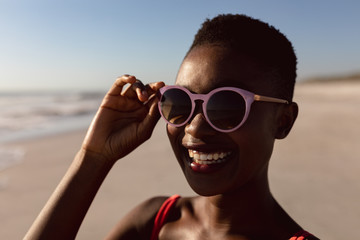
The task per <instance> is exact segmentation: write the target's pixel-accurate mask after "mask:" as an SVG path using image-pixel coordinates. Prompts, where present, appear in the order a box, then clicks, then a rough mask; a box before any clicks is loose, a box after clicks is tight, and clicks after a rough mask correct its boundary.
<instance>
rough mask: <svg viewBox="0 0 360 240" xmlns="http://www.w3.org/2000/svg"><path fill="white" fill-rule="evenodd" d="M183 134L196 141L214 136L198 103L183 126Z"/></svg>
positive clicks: (213, 131)
mask: <svg viewBox="0 0 360 240" xmlns="http://www.w3.org/2000/svg"><path fill="white" fill-rule="evenodd" d="M185 133H186V134H190V135H191V136H192V137H194V138H198V139H203V138H204V137H206V136H212V135H215V134H216V130H215V129H213V128H212V127H211V126H210V124H209V123H208V122H207V121H206V119H205V116H204V113H203V108H202V104H201V103H199V102H198V103H197V104H196V108H195V111H194V114H193V117H192V118H191V119H190V121H189V123H188V124H186V126H185Z"/></svg>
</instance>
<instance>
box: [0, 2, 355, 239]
mask: <svg viewBox="0 0 360 240" xmlns="http://www.w3.org/2000/svg"><path fill="white" fill-rule="evenodd" d="M359 12H360V2H359V1H355V0H354V1H350V0H347V1H332V0H329V1H287V0H275V1H271V2H270V1H266V0H259V1H252V0H224V1H215V0H206V1H205V0H198V1H190V0H183V1H165V0H159V1H145V0H142V1H140V0H131V1H130V0H129V1H127V0H126V1H125V0H124V1H121V0H120V1H111V0H104V1H92V0H87V1H85V0H73V1H70V0H62V1H49V0H32V1H30V0H15V1H10V0H0V109H1V112H0V204H1V209H0V225H1V226H3V227H2V228H1V229H0V238H1V239H19V238H21V237H22V236H23V235H24V234H25V232H26V230H27V229H28V227H29V226H30V224H31V222H32V221H33V220H34V218H35V217H36V215H37V213H38V212H39V211H40V209H41V207H42V206H43V204H44V203H45V201H46V200H47V198H48V197H49V195H50V194H51V192H52V190H53V189H54V187H55V186H56V184H57V182H58V181H59V180H60V178H61V176H62V175H63V173H64V171H65V170H66V168H67V166H68V164H69V163H70V162H71V160H72V157H73V156H74V154H75V153H76V150H77V149H78V148H79V146H80V144H81V139H82V137H83V136H84V134H85V130H86V128H87V126H88V125H89V123H90V121H91V119H92V117H93V115H94V113H95V112H96V110H97V107H98V105H99V104H100V101H101V99H102V96H103V94H104V92H105V91H107V89H108V88H109V87H110V86H111V85H112V83H113V81H114V80H115V79H116V77H118V76H120V75H122V74H132V75H135V76H136V77H138V78H139V79H141V80H142V81H143V82H146V83H148V82H154V81H164V82H165V83H166V84H171V83H173V82H174V80H175V77H176V73H177V70H178V67H179V65H180V63H181V61H182V59H183V57H184V55H185V53H186V52H187V50H188V48H189V47H190V44H191V42H192V40H193V36H194V34H195V33H196V31H197V30H198V29H199V27H200V25H201V23H202V22H203V21H204V20H205V19H206V18H212V17H214V16H216V15H218V14H221V13H240V14H246V15H249V16H252V17H254V18H258V19H260V20H263V21H265V22H268V23H269V24H271V25H273V26H275V27H276V28H278V29H280V31H281V32H282V33H284V34H285V35H286V36H287V37H288V38H289V40H290V41H291V42H292V43H293V45H294V47H295V51H296V54H297V57H298V83H299V84H298V86H297V87H296V94H295V100H296V101H297V102H298V103H299V105H300V116H299V119H298V123H297V125H296V126H295V129H294V132H293V133H292V134H291V135H290V136H289V139H288V141H284V143H283V142H281V143H279V144H278V145H277V147H276V149H275V151H274V158H276V159H277V161H275V162H274V164H273V168H272V169H271V175H270V177H271V180H272V182H273V191H274V192H275V193H276V195H278V196H279V201H280V202H281V203H282V204H283V205H284V206H285V208H286V209H287V210H288V211H289V212H290V213H291V215H292V216H293V215H294V218H295V219H300V221H301V224H303V225H304V226H305V227H306V228H308V229H309V231H313V232H314V233H318V235H319V236H320V237H321V238H322V239H348V238H349V239H350V237H353V238H355V237H356V236H357V233H356V229H357V227H356V226H355V225H356V223H359V222H360V208H359V206H358V204H357V203H358V202H359V200H360V196H359V194H360V180H359V178H358V177H357V173H358V172H359V170H360V165H359V160H360V152H359V147H358V146H360V140H359V137H358V136H359V135H360V130H359V127H358V123H359V122H360V109H359V107H358V106H359V104H360V98H359V96H360V64H359V63H360V45H359V42H360V30H359V24H360V14H359ZM164 128H165V126H164V123H163V122H162V123H159V126H158V127H157V128H156V129H155V133H154V137H153V139H152V140H151V141H150V142H149V143H147V145H145V146H144V148H142V149H143V150H139V152H136V153H134V154H133V155H131V156H130V157H129V159H131V158H134V161H132V162H133V163H131V161H128V162H126V163H123V164H122V165H121V167H118V168H117V169H115V170H114V171H113V173H112V175H110V176H109V179H110V180H107V181H106V182H105V183H104V186H103V188H102V189H101V192H100V193H99V197H98V199H96V201H95V202H94V207H93V208H92V210H90V212H89V216H88V217H87V219H86V220H85V223H84V230H82V231H81V232H80V235H79V239H98V238H100V236H103V234H104V233H105V232H107V231H108V230H109V229H110V228H111V227H112V225H113V224H114V223H116V221H117V220H118V219H119V218H120V217H121V216H122V215H123V214H124V213H125V212H126V211H128V209H129V208H131V207H133V206H134V205H135V204H136V203H138V202H139V201H141V200H143V199H145V198H148V197H149V196H152V195H157V194H166V195H169V194H171V193H180V194H184V195H189V194H193V193H192V191H191V189H189V188H188V187H187V185H186V183H185V180H184V179H183V177H182V175H181V173H180V172H179V171H178V169H177V166H176V162H175V159H174V157H173V156H172V153H171V149H170V147H169V145H168V143H167V141H166V134H165V132H164ZM155 150H156V151H155ZM148 151H155V152H154V154H150V155H151V156H154V157H153V158H154V159H151V161H147V162H146V163H143V164H139V162H137V160H136V159H139V158H146V157H148V156H149V152H148ZM155 156H161V157H155ZM164 156H165V157H164ZM164 158H165V159H171V161H168V162H167V163H166V164H165V167H166V169H167V171H164V169H162V168H159V167H157V166H159V165H161V166H163V167H164V163H163V162H162V161H163V159H164ZM290 158H291V159H292V161H290V162H289V159H290ZM161 159H162V160H161ZM156 162H157V164H159V165H156ZM170 162H171V163H170ZM314 163H315V164H314ZM131 164H133V165H131ZM134 168H136V169H137V171H138V172H137V173H136V174H137V175H138V179H140V180H138V181H140V182H139V183H137V184H135V183H134V186H138V187H135V188H134V187H133V186H131V187H129V186H128V182H127V181H126V179H127V178H126V176H127V174H129V173H132V170H133V169H134ZM149 168H154V169H153V171H154V173H153V174H155V175H146V174H147V171H148V169H149ZM294 168H295V169H294ZM171 169H175V170H171ZM325 170H326V171H325ZM174 171H175V172H174ZM304 172H305V173H306V174H305V177H304ZM124 175H126V176H124ZM128 178H131V174H130V175H129V176H128ZM144 184H147V185H144ZM294 185H295V186H297V187H298V192H297V193H298V194H294V190H293V188H294ZM150 186H151V187H150ZM119 188H120V189H121V190H119ZM130 189H131V190H130ZM144 189H147V191H144ZM174 189H177V190H174ZM124 191H125V192H127V193H129V196H128V197H127V198H126V199H125V200H124V201H122V196H121V193H122V192H124ZM173 191H175V192H173ZM121 201H122V202H121ZM119 202H121V204H119ZM119 205H120V206H119ZM117 207H118V208H119V209H118V214H112V213H113V211H114V210H113V209H114V208H117ZM305 209H306V210H305ZM99 218H101V219H100V220H99ZM19 219H21V220H19ZM104 219H106V220H104ZM99 221H101V222H102V223H103V225H101V224H99ZM344 235H345V237H344Z"/></svg>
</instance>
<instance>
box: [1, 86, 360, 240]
mask: <svg viewBox="0 0 360 240" xmlns="http://www.w3.org/2000/svg"><path fill="white" fill-rule="evenodd" d="M295 92H296V94H295V98H294V100H295V101H296V102H298V104H299V106H300V113H299V117H298V120H297V122H296V123H295V126H294V129H293V131H292V132H291V133H290V135H289V136H288V137H287V138H286V139H285V140H280V141H277V143H276V145H275V149H274V153H273V157H272V160H271V164H270V166H271V167H270V176H269V177H270V184H271V189H272V192H273V193H274V195H275V197H276V198H277V200H278V201H279V202H280V204H281V205H282V206H283V207H284V208H285V209H286V210H287V211H288V213H289V214H290V215H291V216H292V217H293V218H294V219H295V220H296V221H297V222H298V223H299V224H300V225H302V226H303V227H304V228H305V229H306V230H308V231H310V232H313V233H314V234H315V235H317V236H318V237H320V238H321V239H326V240H335V239H357V238H358V232H357V230H358V226H359V223H360V204H359V202H360V177H359V172H360V161H359V160H360V127H359V123H360V107H359V106H360V82H359V81H358V82H333V83H306V84H299V85H297V87H296V90H295ZM85 131H86V130H85V129H84V130H80V131H72V132H67V133H62V134H58V135H52V136H47V137H42V138H36V139H32V140H27V141H22V142H16V143H11V144H8V145H5V147H7V148H14V149H21V150H22V151H24V158H23V160H22V162H20V163H18V164H16V165H13V166H11V167H9V168H6V169H4V170H2V171H0V202H1V209H0V226H1V227H0V239H9V240H11V239H22V238H23V236H24V235H25V233H26V231H27V230H28V228H29V227H30V225H31V223H32V222H33V220H34V219H35V218H36V216H37V214H38V213H39V212H40V210H41V208H42V207H43V206H44V204H45V202H46V201H47V199H48V198H49V196H50V194H51V193H52V191H53V190H54V188H55V187H56V185H57V184H58V182H59V181H60V179H61V178H62V176H63V174H64V173H65V171H66V169H67V168H68V166H69V165H70V162H71V161H72V159H73V157H74V155H75V154H76V152H77V150H78V149H79V147H80V145H81V142H82V139H83V137H84V135H85ZM2 147H4V146H2ZM172 194H181V195H193V194H194V193H193V191H192V190H191V189H190V188H189V187H188V185H187V183H186V180H185V178H184V177H183V175H182V173H181V170H180V168H179V167H178V165H177V162H176V160H175V158H174V156H173V153H172V150H171V148H170V144H169V143H168V140H167V136H166V133H165V124H164V122H163V121H162V120H160V122H159V124H158V125H157V127H156V129H155V131H154V133H153V136H152V138H151V139H150V140H149V141H147V142H146V143H145V144H143V145H142V146H140V147H139V148H138V149H136V150H135V151H134V152H133V153H131V154H130V155H129V156H127V157H126V158H124V159H121V161H119V162H118V163H117V164H116V165H115V166H114V168H113V169H112V171H111V172H110V174H109V176H108V177H107V179H106V180H105V182H104V184H103V185H102V187H101V189H100V191H99V192H98V195H97V197H96V199H95V201H94V202H93V204H92V206H91V208H90V210H89V212H88V214H87V216H86V218H85V221H84V222H83V225H82V227H81V229H80V231H79V234H78V237H77V239H101V238H103V237H104V236H105V235H106V233H107V232H108V231H109V230H110V229H111V228H112V227H113V226H114V225H115V224H116V222H117V221H118V220H119V219H120V218H121V217H122V216H123V215H124V214H125V213H127V212H128V211H129V210H130V209H131V208H132V207H134V206H135V205H137V204H138V203H139V202H141V201H143V200H145V199H147V198H149V197H152V196H154V195H172Z"/></svg>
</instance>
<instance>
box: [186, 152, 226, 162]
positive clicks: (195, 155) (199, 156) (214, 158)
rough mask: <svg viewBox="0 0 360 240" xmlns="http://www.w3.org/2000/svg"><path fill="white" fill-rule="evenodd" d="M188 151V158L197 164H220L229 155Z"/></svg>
mask: <svg viewBox="0 0 360 240" xmlns="http://www.w3.org/2000/svg"><path fill="white" fill-rule="evenodd" d="M188 151H189V157H190V158H192V159H193V160H194V162H196V163H197V164H214V163H222V162H224V161H225V157H227V156H228V155H230V154H231V152H214V153H205V152H198V151H196V150H191V149H189V150H188Z"/></svg>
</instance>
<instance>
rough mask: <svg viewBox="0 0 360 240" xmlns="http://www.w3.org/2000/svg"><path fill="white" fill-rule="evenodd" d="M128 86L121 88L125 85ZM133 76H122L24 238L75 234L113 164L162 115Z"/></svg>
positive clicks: (152, 93)
mask: <svg viewBox="0 0 360 240" xmlns="http://www.w3.org/2000/svg"><path fill="white" fill-rule="evenodd" d="M126 84H130V87H129V88H128V89H127V90H126V91H123V87H124V86H125V85H126ZM163 85H164V83H162V82H157V83H153V84H149V85H146V86H143V85H142V83H141V82H139V81H137V80H136V78H135V77H134V76H128V75H125V76H122V77H120V78H118V79H117V80H116V81H115V83H114V85H113V86H112V87H111V89H110V90H109V92H108V93H107V94H106V96H105V97H104V100H103V102H102V104H101V106H100V108H99V110H98V112H97V113H96V116H95V117H94V119H93V121H92V123H91V125H90V128H89V130H88V132H87V134H86V137H85V139H84V142H83V144H82V147H81V149H80V150H79V152H78V153H77V155H76V156H75V159H74V161H73V162H72V164H71V166H70V167H69V169H68V170H67V172H66V174H65V176H64V177H63V179H62V180H61V181H60V183H59V185H58V186H57V188H56V189H55V191H54V193H53V194H52V195H51V197H50V199H49V200H48V202H47V203H46V205H45V206H44V208H43V209H42V211H41V212H40V214H39V216H38V217H37V218H36V220H35V221H34V223H33V225H32V226H31V228H30V229H29V231H28V233H27V234H26V236H25V238H24V239H74V238H75V236H76V234H77V232H78V229H79V227H80V225H81V222H82V221H83V219H84V217H85V214H86V212H87V211H88V209H89V207H90V204H91V202H92V201H93V199H94V197H95V195H96V193H97V191H98V190H99V188H100V186H101V184H102V182H103V180H104V179H105V177H106V176H107V174H108V173H109V171H110V169H111V168H112V166H113V165H114V163H115V162H116V161H117V160H118V159H120V158H122V157H124V156H126V155H127V154H128V153H130V152H131V151H132V150H134V149H135V148H136V147H138V146H139V145H140V144H141V143H143V142H144V141H146V140H147V139H149V138H150V136H151V134H152V131H153V129H154V126H155V125H156V123H157V121H158V119H159V113H158V110H157V107H156V104H157V101H158V99H157V98H156V92H157V90H158V89H159V88H161V87H162V86H163Z"/></svg>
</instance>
